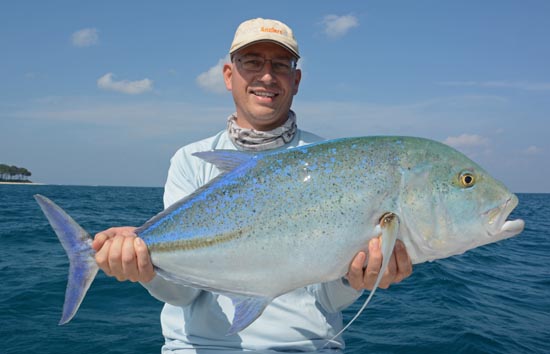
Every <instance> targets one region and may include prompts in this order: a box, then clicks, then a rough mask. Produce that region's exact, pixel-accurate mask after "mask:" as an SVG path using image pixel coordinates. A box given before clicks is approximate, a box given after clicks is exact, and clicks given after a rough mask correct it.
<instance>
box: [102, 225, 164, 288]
mask: <svg viewBox="0 0 550 354" xmlns="http://www.w3.org/2000/svg"><path fill="white" fill-rule="evenodd" d="M134 231H135V228H133V227H120V228H112V229H108V230H105V231H103V232H100V233H98V234H97V235H96V236H95V238H94V242H93V244H92V247H94V249H96V251H97V252H96V255H95V259H96V263H97V264H98V266H99V267H100V268H101V269H102V270H103V271H104V272H105V274H107V275H109V276H113V277H116V278H117V280H119V281H123V280H130V281H132V282H136V281H143V282H148V281H151V280H152V279H153V277H154V276H155V272H154V269H153V265H152V263H151V258H150V256H149V251H148V249H147V246H146V245H145V243H144V242H143V240H141V239H140V238H138V237H137V236H136V234H135V232H134Z"/></svg>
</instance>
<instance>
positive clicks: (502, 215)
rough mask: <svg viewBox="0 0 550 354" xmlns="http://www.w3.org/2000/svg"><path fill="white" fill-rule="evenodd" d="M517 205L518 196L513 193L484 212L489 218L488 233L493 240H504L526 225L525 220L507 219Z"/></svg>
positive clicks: (487, 218) (520, 230)
mask: <svg viewBox="0 0 550 354" xmlns="http://www.w3.org/2000/svg"><path fill="white" fill-rule="evenodd" d="M517 205H518V197H516V196H515V195H512V196H511V197H510V198H508V199H507V200H506V201H505V202H504V203H502V204H501V205H499V206H497V207H495V208H492V209H489V210H487V211H486V212H484V213H483V214H482V215H483V217H485V218H486V220H487V233H488V235H489V237H490V238H491V239H492V240H495V241H496V240H502V239H505V238H508V237H512V236H515V235H517V234H519V233H520V232H522V231H523V228H524V227H525V222H524V221H523V220H521V219H516V220H507V219H508V216H510V213H511V212H512V210H514V208H515V207H516V206H517Z"/></svg>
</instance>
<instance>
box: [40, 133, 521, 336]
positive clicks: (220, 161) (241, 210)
mask: <svg viewBox="0 0 550 354" xmlns="http://www.w3.org/2000/svg"><path fill="white" fill-rule="evenodd" d="M196 157H197V158H202V159H204V160H206V161H208V162H211V163H214V164H215V165H216V166H218V167H219V168H220V169H222V170H224V171H225V172H224V173H223V174H221V175H220V176H219V177H217V178H215V179H214V180H212V181H211V182H210V183H208V184H207V185H205V186H204V187H202V188H200V189H199V190H197V191H196V192H195V193H193V194H191V195H190V196H188V197H186V198H184V199H182V200H180V201H179V202H177V203H175V204H174V205H172V206H171V207H169V208H167V209H166V210H164V211H162V212H161V213H159V214H157V215H156V216H154V217H153V218H152V219H150V220H149V221H147V222H146V223H145V224H144V225H143V226H141V227H139V228H138V229H137V230H136V233H137V234H138V236H140V237H141V238H142V239H143V240H144V241H145V243H146V245H147V247H148V249H149V251H150V254H151V259H152V263H153V264H154V266H155V270H156V271H157V273H158V274H159V275H160V276H162V277H165V278H167V279H169V280H171V281H175V282H178V283H181V284H185V285H188V286H192V287H196V288H199V289H205V290H209V291H213V292H216V293H220V294H224V295H227V296H229V297H231V298H232V299H233V302H234V304H235V307H236V308H235V318H234V320H233V324H232V326H231V328H229V333H235V332H238V331H239V330H242V329H243V328H245V327H246V326H248V325H249V324H250V323H251V322H253V321H254V320H255V319H256V318H257V317H258V316H259V315H261V312H262V311H263V309H264V308H265V306H267V305H268V304H269V303H270V302H271V301H272V300H273V299H274V298H275V297H277V296H279V295H282V294H284V293H287V292H289V291H292V290H293V289H297V288H300V287H303V286H306V285H309V284H314V283H321V282H327V281H331V280H334V279H338V278H340V277H342V276H344V275H345V274H346V272H347V270H348V268H349V264H350V262H351V260H352V259H353V257H354V256H355V255H356V254H357V253H358V252H359V251H366V250H367V245H368V243H369V240H370V239H372V238H373V237H378V236H380V235H382V251H383V256H384V260H385V262H384V263H383V265H382V267H383V268H385V266H386V265H387V261H388V260H389V258H390V257H389V256H390V255H391V252H392V250H393V245H394V243H395V240H396V239H401V240H402V241H403V242H404V244H405V246H406V248H407V252H408V253H409V256H410V257H411V260H412V262H413V263H420V262H424V261H431V260H434V259H439V258H445V257H448V256H452V255H455V254H460V253H463V252H465V251H466V250H468V249H471V248H474V247H477V246H480V245H484V244H487V243H490V242H495V241H498V240H501V239H504V238H507V237H511V236H513V235H516V234H518V233H519V232H521V231H522V229H523V221H521V220H514V221H506V219H507V217H508V215H509V214H510V212H511V211H512V210H513V209H514V208H515V206H516V205H517V203H518V200H517V197H516V196H515V195H513V194H512V193H510V192H509V191H508V190H507V189H506V187H505V186H504V185H503V184H502V183H500V182H498V181H496V180H495V179H493V178H492V177H490V176H489V175H488V174H487V172H486V171H484V170H483V169H482V168H481V167H480V166H478V165H477V164H476V163H474V162H473V161H471V160H470V159H468V158H467V157H466V156H464V155H463V154H461V153H459V152H457V151H456V150H454V149H452V148H451V147H449V146H446V145H444V144H441V143H438V142H435V141H432V140H427V139H423V138H414V137H358V138H344V139H336V140H329V141H325V142H321V143H316V144H311V145H306V146H302V147H298V148H293V149H289V150H283V151H275V152H267V153H262V154H258V155H250V154H248V153H244V152H238V151H211V152H201V153H196ZM36 198H37V200H38V202H39V204H40V205H41V207H42V209H43V210H44V212H45V213H46V215H47V216H48V219H49V220H50V222H51V223H52V226H53V227H54V229H55V230H56V233H57V234H58V236H59V238H60V240H61V241H62V243H67V244H69V246H68V247H65V248H66V249H67V248H69V249H71V247H72V248H75V247H74V245H79V246H78V247H79V249H85V251H78V252H77V253H84V254H85V256H83V258H86V259H89V258H90V257H92V259H93V251H90V249H89V247H88V248H87V247H83V246H82V244H83V243H86V242H88V241H85V240H86V237H87V236H84V235H83V233H85V231H83V230H80V229H79V227H78V225H76V226H74V225H73V223H74V221H72V219H70V217H69V219H70V220H69V219H67V217H68V216H67V217H65V215H66V214H65V213H64V212H63V211H62V210H61V209H60V208H59V207H57V206H55V204H53V202H51V201H49V200H48V199H47V198H45V197H42V196H37V197H36ZM58 209H59V210H58ZM52 215H53V216H52ZM59 215H60V216H59ZM52 219H53V221H52ZM56 224H59V225H60V226H56ZM74 224H76V223H74ZM66 225H73V226H71V227H67V226H66ZM65 230H69V231H70V232H65ZM74 230H77V231H76V232H75V231H74ZM60 233H61V234H62V235H61V236H60ZM70 233H73V234H76V235H79V236H76V237H73V236H67V235H66V234H70ZM66 239H68V240H69V241H64V240H66ZM74 239H77V240H84V241H79V242H75V241H71V240H74ZM71 245H72V246H71ZM71 252H73V251H70V250H69V251H68V253H69V255H70V254H71ZM73 253H74V252H73ZM70 258H71V256H70ZM81 258H82V257H81ZM75 262H76V261H75ZM78 262H80V263H82V262H81V261H80V260H79V261H78ZM71 263H72V262H71ZM88 263H90V264H91V263H92V262H89V261H88ZM94 265H95V264H91V265H90V267H91V268H93V267H94ZM95 267H97V266H95ZM71 268H73V266H71ZM96 271H97V268H96V269H95V272H96ZM93 272H94V270H93V269H92V271H91V272H89V273H90V274H91V273H93ZM380 274H383V270H382V271H381V272H380ZM93 276H95V273H93ZM93 276H91V278H92V280H93ZM380 277H381V275H380ZM81 278H82V277H81ZM88 278H90V277H88ZM378 281H379V279H378ZM90 282H91V281H90ZM70 283H71V280H70V279H69V286H68V290H67V295H66V302H65V305H66V306H67V307H68V308H67V309H66V310H65V309H64V316H63V318H64V320H65V322H66V321H68V320H70V318H71V317H72V316H73V315H74V313H76V310H77V309H78V306H79V304H80V303H79V302H78V304H76V301H75V300H67V299H71V298H73V297H74V298H78V297H79V296H81V297H82V298H83V297H84V294H85V291H86V290H84V291H83V294H82V290H81V289H82V288H83V286H82V285H78V286H76V290H74V289H73V290H69V288H71V284H70ZM87 286H89V284H88V285H87ZM69 292H76V293H78V294H80V295H78V296H72V295H71V296H69ZM372 294H373V292H372V293H371V296H372ZM81 300H82V299H80V301H81ZM369 300H370V297H369ZM67 302H70V303H71V304H69V305H67ZM367 302H368V300H367ZM365 306H366V303H365Z"/></svg>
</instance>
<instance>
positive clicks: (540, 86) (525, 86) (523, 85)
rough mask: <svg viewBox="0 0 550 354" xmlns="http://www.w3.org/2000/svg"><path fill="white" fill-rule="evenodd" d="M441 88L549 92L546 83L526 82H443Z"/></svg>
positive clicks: (549, 88) (549, 84)
mask: <svg viewBox="0 0 550 354" xmlns="http://www.w3.org/2000/svg"><path fill="white" fill-rule="evenodd" d="M440 85H443V86H470V87H486V88H511V89H517V90H526V91H545V90H550V83H548V82H528V81H503V80H501V81H445V82H441V83H440Z"/></svg>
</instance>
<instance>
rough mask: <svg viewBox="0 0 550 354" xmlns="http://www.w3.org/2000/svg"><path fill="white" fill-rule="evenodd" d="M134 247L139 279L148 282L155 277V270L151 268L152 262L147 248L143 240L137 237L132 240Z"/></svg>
mask: <svg viewBox="0 0 550 354" xmlns="http://www.w3.org/2000/svg"><path fill="white" fill-rule="evenodd" d="M134 248H135V250H136V260H137V268H138V271H139V281H141V282H144V283H148V282H150V281H151V280H153V278H154V277H155V270H154V269H153V263H151V256H150V255H149V250H148V249H147V246H146V245H145V242H143V240H142V239H140V238H139V237H137V238H136V239H135V240H134Z"/></svg>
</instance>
